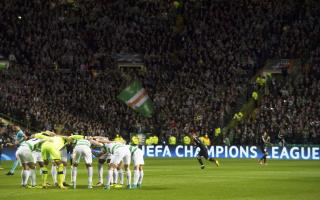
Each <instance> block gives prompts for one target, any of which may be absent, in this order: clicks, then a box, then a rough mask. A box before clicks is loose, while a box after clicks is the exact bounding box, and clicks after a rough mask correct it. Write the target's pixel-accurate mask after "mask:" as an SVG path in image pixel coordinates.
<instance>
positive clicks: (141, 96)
mask: <svg viewBox="0 0 320 200" xmlns="http://www.w3.org/2000/svg"><path fill="white" fill-rule="evenodd" d="M117 98H118V99H119V100H121V101H123V102H124V103H125V104H127V105H128V106H129V107H130V108H132V109H134V110H135V111H137V112H138V113H140V114H142V115H143V116H145V117H151V115H152V113H153V103H152V101H151V99H150V98H149V96H148V94H147V91H146V90H145V89H144V88H143V87H142V85H141V83H140V82H139V81H133V82H132V83H131V84H130V85H129V86H128V87H126V88H125V89H124V90H123V91H122V92H121V93H120V94H119V95H118V97H117Z"/></svg>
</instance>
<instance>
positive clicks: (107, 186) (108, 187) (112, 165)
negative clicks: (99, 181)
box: [104, 163, 117, 190]
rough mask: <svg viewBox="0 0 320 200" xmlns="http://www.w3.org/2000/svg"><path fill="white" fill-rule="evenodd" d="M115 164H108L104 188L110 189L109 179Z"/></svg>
mask: <svg viewBox="0 0 320 200" xmlns="http://www.w3.org/2000/svg"><path fill="white" fill-rule="evenodd" d="M116 167H117V166H116V165H115V164H113V163H110V164H109V166H108V175H107V182H106V185H105V186H104V189H107V190H109V189H110V185H111V179H112V176H113V170H114V169H115V168H116Z"/></svg>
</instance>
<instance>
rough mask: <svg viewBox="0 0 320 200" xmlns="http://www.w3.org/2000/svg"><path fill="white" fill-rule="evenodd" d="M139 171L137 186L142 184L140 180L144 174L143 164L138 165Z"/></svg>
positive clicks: (139, 186)
mask: <svg viewBox="0 0 320 200" xmlns="http://www.w3.org/2000/svg"><path fill="white" fill-rule="evenodd" d="M139 173H140V176H139V180H138V184H137V188H141V186H142V180H143V176H144V173H143V165H139Z"/></svg>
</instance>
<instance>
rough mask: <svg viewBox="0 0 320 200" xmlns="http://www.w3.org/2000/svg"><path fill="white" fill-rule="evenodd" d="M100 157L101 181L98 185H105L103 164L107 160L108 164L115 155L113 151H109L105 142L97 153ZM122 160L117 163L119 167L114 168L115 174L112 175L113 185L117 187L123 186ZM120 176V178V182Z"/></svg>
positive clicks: (99, 172) (99, 173)
mask: <svg viewBox="0 0 320 200" xmlns="http://www.w3.org/2000/svg"><path fill="white" fill-rule="evenodd" d="M96 156H97V157H98V158H99V161H98V177H99V182H98V183H97V186H102V185H103V164H104V163H105V162H106V163H107V164H108V165H109V164H110V161H111V159H112V157H113V155H112V154H111V153H109V152H108V151H107V148H106V146H105V145H104V144H103V145H102V147H101V152H100V153H99V154H97V155H96ZM122 168H123V167H122V161H121V162H120V163H119V164H118V165H117V168H115V169H113V176H112V177H111V185H112V186H114V187H115V188H121V187H122V185H123V178H124V177H123V169H122ZM118 177H119V179H120V184H117V183H118Z"/></svg>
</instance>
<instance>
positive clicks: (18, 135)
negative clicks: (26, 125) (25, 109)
mask: <svg viewBox="0 0 320 200" xmlns="http://www.w3.org/2000/svg"><path fill="white" fill-rule="evenodd" d="M13 130H14V131H16V137H15V145H16V146H17V147H19V145H20V144H21V143H22V142H24V141H25V140H26V139H27V136H26V135H25V134H24V133H23V131H22V130H21V129H20V127H19V126H13ZM18 165H19V161H18V160H15V161H14V163H13V165H12V167H11V169H10V171H9V172H8V173H7V174H6V175H8V176H12V175H14V171H15V170H16V168H17V166H18Z"/></svg>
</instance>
